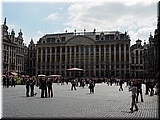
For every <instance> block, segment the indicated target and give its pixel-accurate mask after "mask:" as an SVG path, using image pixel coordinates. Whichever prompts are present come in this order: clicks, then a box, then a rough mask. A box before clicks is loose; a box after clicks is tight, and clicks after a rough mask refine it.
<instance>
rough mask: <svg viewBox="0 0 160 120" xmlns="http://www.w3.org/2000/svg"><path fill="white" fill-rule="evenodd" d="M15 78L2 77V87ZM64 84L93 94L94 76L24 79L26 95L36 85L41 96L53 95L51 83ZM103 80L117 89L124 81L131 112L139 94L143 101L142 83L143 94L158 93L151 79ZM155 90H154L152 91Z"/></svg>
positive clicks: (31, 95)
mask: <svg viewBox="0 0 160 120" xmlns="http://www.w3.org/2000/svg"><path fill="white" fill-rule="evenodd" d="M15 81H16V80H15V78H14V77H7V76H4V77H3V88H6V87H7V88H8V87H9V86H14V87H15ZM65 82H66V84H67V85H68V82H70V83H71V88H70V90H77V87H82V88H84V87H85V86H88V89H89V92H90V94H92V93H93V94H94V92H95V90H94V89H95V84H96V79H95V78H72V79H70V80H69V79H67V78H64V77H55V78H48V77H39V78H38V79H33V78H31V77H28V78H26V79H25V85H26V97H33V96H35V95H36V94H37V93H34V87H35V86H37V87H39V89H40V90H41V94H40V96H41V98H47V97H53V96H54V91H53V83H57V85H59V84H60V83H61V85H64V84H65ZM103 82H104V83H106V84H107V85H108V86H112V85H113V84H115V85H116V86H119V91H123V84H124V83H125V82H126V86H125V87H128V90H129V91H132V102H131V108H130V110H131V112H133V108H134V107H135V110H134V111H138V106H137V105H136V103H137V102H139V100H138V98H139V96H140V101H141V102H144V99H143V93H142V84H145V94H146V95H150V96H153V95H159V82H158V81H156V80H153V79H128V80H125V79H123V78H122V79H119V78H113V77H111V78H104V79H103ZM154 88H155V89H154ZM154 90H155V91H154Z"/></svg>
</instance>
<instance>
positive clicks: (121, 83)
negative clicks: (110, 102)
mask: <svg viewBox="0 0 160 120" xmlns="http://www.w3.org/2000/svg"><path fill="white" fill-rule="evenodd" d="M122 85H123V80H122V79H120V81H119V86H120V88H119V91H123V88H122Z"/></svg>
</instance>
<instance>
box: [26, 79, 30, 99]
mask: <svg viewBox="0 0 160 120" xmlns="http://www.w3.org/2000/svg"><path fill="white" fill-rule="evenodd" d="M29 86H30V81H29V78H27V80H26V97H29Z"/></svg>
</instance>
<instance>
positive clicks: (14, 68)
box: [2, 18, 26, 74]
mask: <svg viewBox="0 0 160 120" xmlns="http://www.w3.org/2000/svg"><path fill="white" fill-rule="evenodd" d="M22 35H23V33H22V31H21V29H20V32H19V33H18V37H16V36H15V31H14V30H13V29H12V31H11V34H10V33H9V32H8V26H7V24H6V18H5V20H4V24H3V25H2V71H3V73H4V74H5V73H9V72H16V73H21V72H24V71H25V70H24V56H25V54H24V53H25V50H26V49H25V48H26V46H25V44H24V43H23V41H24V40H23V37H22Z"/></svg>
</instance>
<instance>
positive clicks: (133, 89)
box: [129, 81, 138, 112]
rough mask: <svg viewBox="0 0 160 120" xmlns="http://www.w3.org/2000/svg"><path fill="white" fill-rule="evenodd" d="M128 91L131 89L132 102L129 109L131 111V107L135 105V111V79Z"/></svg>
mask: <svg viewBox="0 0 160 120" xmlns="http://www.w3.org/2000/svg"><path fill="white" fill-rule="evenodd" d="M129 91H132V103H131V108H130V110H131V112H133V108H134V107H135V111H138V106H137V104H136V94H137V85H136V82H135V81H133V85H131V87H130V88H129Z"/></svg>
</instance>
